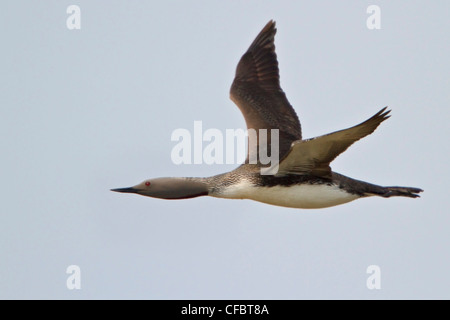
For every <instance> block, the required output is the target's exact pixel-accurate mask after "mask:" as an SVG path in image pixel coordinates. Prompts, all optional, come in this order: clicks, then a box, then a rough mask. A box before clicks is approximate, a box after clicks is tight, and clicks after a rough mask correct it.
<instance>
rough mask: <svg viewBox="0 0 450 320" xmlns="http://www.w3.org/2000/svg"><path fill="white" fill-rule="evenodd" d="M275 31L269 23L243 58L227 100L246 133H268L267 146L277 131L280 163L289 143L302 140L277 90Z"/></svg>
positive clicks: (290, 111) (250, 150)
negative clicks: (238, 113) (240, 117)
mask: <svg viewBox="0 0 450 320" xmlns="http://www.w3.org/2000/svg"><path fill="white" fill-rule="evenodd" d="M276 31H277V29H276V28H275V22H274V21H272V20H271V21H269V23H267V24H266V26H265V27H264V28H263V29H262V31H261V32H260V33H259V34H258V36H257V37H256V39H255V40H254V41H253V43H252V44H251V46H250V47H249V48H248V50H247V52H246V53H245V54H244V55H243V56H242V58H241V60H240V61H239V64H238V66H237V69H236V76H235V78H234V81H233V84H232V85H231V90H230V98H231V100H233V101H234V103H236V105H237V106H238V107H239V109H240V110H241V112H242V114H243V115H244V118H245V122H246V124H247V129H255V130H256V132H257V133H258V132H259V129H268V136H269V139H268V144H269V145H270V143H271V141H270V135H269V133H270V129H278V130H279V158H280V159H281V158H282V157H283V156H285V155H286V153H287V152H288V151H289V149H290V147H291V143H292V142H293V141H295V140H299V139H301V127H300V122H299V120H298V117H297V114H296V113H295V111H294V109H293V108H292V106H291V105H290V104H289V101H288V100H287V98H286V95H285V94H284V92H283V90H282V89H281V87H280V76H279V72H278V61H277V55H276V53H275V44H274V38H275V33H276ZM258 141H259V135H258ZM269 150H270V148H269ZM252 152H254V149H252V148H249V153H248V155H247V159H248V157H249V156H250V157H252V154H251V153H252ZM253 156H254V155H253ZM254 159H255V158H254Z"/></svg>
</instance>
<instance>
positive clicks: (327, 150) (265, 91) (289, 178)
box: [112, 21, 423, 208]
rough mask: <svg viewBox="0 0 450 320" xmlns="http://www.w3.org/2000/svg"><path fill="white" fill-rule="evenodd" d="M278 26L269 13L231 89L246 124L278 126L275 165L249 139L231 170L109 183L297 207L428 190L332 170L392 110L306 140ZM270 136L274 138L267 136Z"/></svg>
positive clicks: (157, 194)
mask: <svg viewBox="0 0 450 320" xmlns="http://www.w3.org/2000/svg"><path fill="white" fill-rule="evenodd" d="M275 33H276V28H275V22H274V21H269V23H267V25H266V26H265V27H264V28H263V29H262V31H261V32H260V33H259V34H258V36H257V37H256V39H255V40H254V41H253V43H252V44H251V45H250V47H249V49H248V50H247V52H246V53H245V54H244V55H243V56H242V58H241V60H240V61H239V64H238V66H237V69H236V76H235V78H234V81H233V84H232V86H231V90H230V97H231V100H233V101H234V102H235V103H236V105H237V106H238V107H239V109H240V110H241V112H242V114H243V115H244V118H245V122H246V124H247V129H249V130H250V129H253V130H256V132H259V131H258V130H259V129H278V130H279V140H278V144H279V159H281V160H280V161H279V166H278V167H277V169H278V170H277V171H274V173H273V174H261V168H262V167H264V165H262V164H261V162H256V163H253V162H251V161H249V159H255V158H257V155H256V154H255V153H257V152H258V149H259V147H260V146H259V145H258V146H257V148H256V149H251V148H250V147H249V150H248V152H247V160H246V162H245V163H244V164H242V165H241V166H240V167H238V168H237V169H235V170H233V171H231V172H227V173H224V174H220V175H217V176H213V177H208V178H157V179H149V180H145V181H144V182H142V183H140V184H138V185H136V186H134V187H130V188H120V189H112V191H116V192H126V193H136V194H140V195H143V196H149V197H154V198H161V199H187V198H194V197H199V196H212V197H218V198H229V199H251V200H256V201H260V202H264V203H268V204H272V205H277V206H284V207H292V208H326V207H331V206H335V205H339V204H343V203H346V202H349V201H352V200H355V199H358V198H364V197H369V196H380V197H385V198H389V197H393V196H402V197H410V198H416V197H419V195H418V193H420V192H422V191H423V190H421V189H419V188H412V187H383V186H378V185H374V184H371V183H367V182H364V181H359V180H355V179H352V178H349V177H346V176H343V175H341V174H339V173H336V172H333V171H331V168H330V163H331V162H332V161H333V160H334V159H335V158H336V157H337V156H338V155H339V154H341V153H342V152H344V151H345V150H346V149H347V148H348V147H349V146H350V145H352V144H353V143H354V142H355V141H358V140H359V139H361V138H363V137H365V136H367V135H369V134H371V133H372V132H373V131H374V130H375V129H376V128H377V127H378V125H379V124H380V123H381V122H383V121H384V120H386V119H387V118H389V115H388V114H389V112H390V110H388V111H386V108H383V109H382V110H380V111H379V112H378V113H377V114H375V115H374V116H373V117H371V118H370V119H368V120H366V121H364V122H362V123H361V124H359V125H357V126H354V127H351V128H348V129H344V130H340V131H336V132H333V133H330V134H326V135H323V136H319V137H316V138H312V139H306V140H302V134H301V127H300V122H299V120H298V117H297V114H296V113H295V111H294V109H293V108H292V106H291V105H290V104H289V102H288V100H287V98H286V95H285V93H284V92H283V90H282V89H281V87H280V77H279V71H278V61H277V56H276V53H275V44H274V38H275ZM258 141H259V140H258ZM267 143H268V146H270V144H271V143H272V141H271V140H270V138H268V139H267ZM267 148H268V147H267ZM269 173H270V172H269Z"/></svg>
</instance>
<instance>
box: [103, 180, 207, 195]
mask: <svg viewBox="0 0 450 320" xmlns="http://www.w3.org/2000/svg"><path fill="white" fill-rule="evenodd" d="M111 191H115V192H122V193H136V194H140V195H142V196H147V197H153V198H160V199H187V198H193V197H199V196H205V195H208V188H207V185H206V183H204V182H202V181H200V180H198V179H192V178H191V179H189V178H156V179H148V180H145V181H143V182H141V183H139V184H137V185H135V186H133V187H129V188H118V189H111Z"/></svg>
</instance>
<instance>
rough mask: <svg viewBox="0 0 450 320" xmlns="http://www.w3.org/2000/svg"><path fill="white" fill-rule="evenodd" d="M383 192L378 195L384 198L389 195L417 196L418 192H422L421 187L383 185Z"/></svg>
mask: <svg viewBox="0 0 450 320" xmlns="http://www.w3.org/2000/svg"><path fill="white" fill-rule="evenodd" d="M383 189H384V191H385V192H384V193H380V194H379V196H382V197H384V198H389V197H409V198H418V197H420V196H419V195H418V193H420V192H422V191H423V190H422V189H419V188H412V187H384V188H383Z"/></svg>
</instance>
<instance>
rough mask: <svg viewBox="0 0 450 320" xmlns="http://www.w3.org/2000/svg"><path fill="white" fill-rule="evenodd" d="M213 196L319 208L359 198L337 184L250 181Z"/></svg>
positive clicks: (242, 182)
mask: <svg viewBox="0 0 450 320" xmlns="http://www.w3.org/2000/svg"><path fill="white" fill-rule="evenodd" d="M211 195H212V196H213V197H218V198H228V199H251V200H255V201H259V202H264V203H268V204H272V205H276V206H283V207H291V208H303V209H318V208H326V207H332V206H336V205H339V204H343V203H346V202H350V201H353V200H355V199H358V198H359V196H358V195H354V194H350V193H348V192H345V191H343V190H342V189H339V187H337V186H335V185H331V186H329V185H326V184H300V185H292V186H287V187H285V186H275V187H255V186H254V185H252V184H251V183H250V182H248V181H241V182H240V183H238V184H235V185H232V186H229V187H227V188H226V189H225V190H223V191H222V192H221V193H220V194H211Z"/></svg>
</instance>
